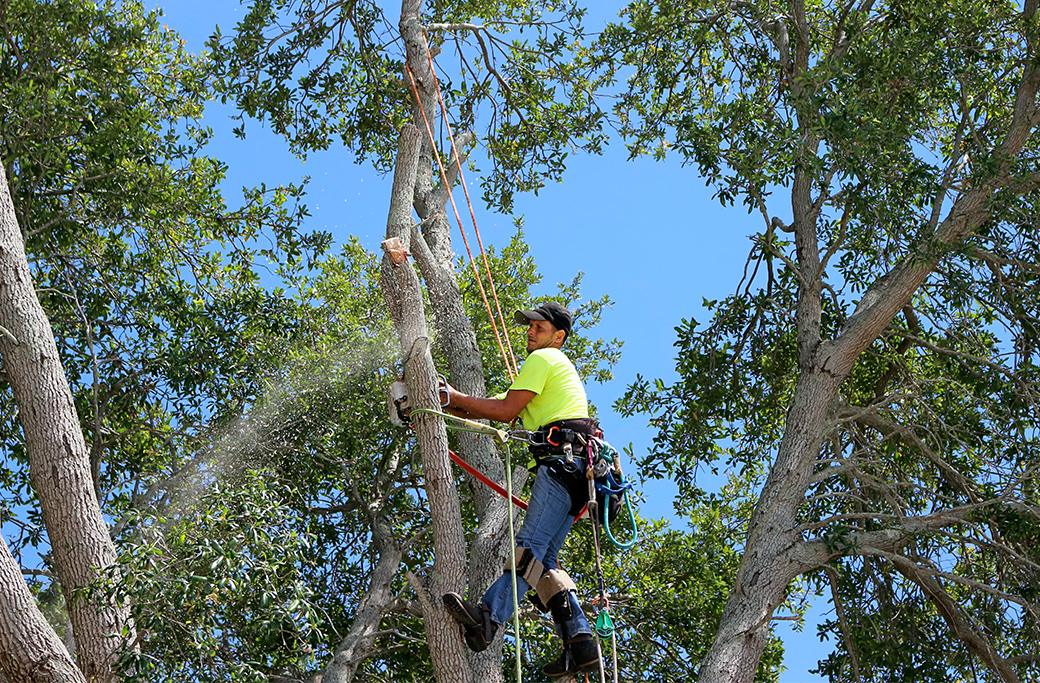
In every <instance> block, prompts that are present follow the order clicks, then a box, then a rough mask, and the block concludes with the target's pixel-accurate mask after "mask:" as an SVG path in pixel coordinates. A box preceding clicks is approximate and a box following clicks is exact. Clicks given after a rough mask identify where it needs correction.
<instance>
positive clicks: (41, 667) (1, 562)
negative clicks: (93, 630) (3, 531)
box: [0, 542, 85, 683]
mask: <svg viewBox="0 0 1040 683" xmlns="http://www.w3.org/2000/svg"><path fill="white" fill-rule="evenodd" d="M84 680H85V679H84V678H83V674H82V673H81V672H80V670H79V669H77V668H76V665H75V663H74V662H73V661H72V657H71V656H69V653H68V651H67V650H66V649H65V646H64V645H62V642H61V640H60V639H59V638H58V636H57V634H56V633H55V632H54V629H52V628H51V626H50V624H48V623H47V620H46V619H44V618H43V614H41V613H40V610H39V609H38V608H37V607H36V601H35V600H33V596H32V594H31V593H30V592H29V588H28V587H27V586H26V585H25V580H24V579H23V578H22V572H21V569H20V568H19V567H18V563H17V562H16V561H15V559H14V557H13V556H12V555H11V551H10V549H8V547H7V544H6V543H4V542H0V681H6V683H84Z"/></svg>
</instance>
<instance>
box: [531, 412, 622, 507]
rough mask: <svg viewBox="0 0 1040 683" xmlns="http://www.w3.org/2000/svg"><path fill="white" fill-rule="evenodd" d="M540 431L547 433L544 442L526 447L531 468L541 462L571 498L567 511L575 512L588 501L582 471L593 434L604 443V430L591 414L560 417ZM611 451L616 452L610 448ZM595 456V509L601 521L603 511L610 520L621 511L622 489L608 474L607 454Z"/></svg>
mask: <svg viewBox="0 0 1040 683" xmlns="http://www.w3.org/2000/svg"><path fill="white" fill-rule="evenodd" d="M539 431H541V432H543V433H544V434H545V435H546V436H545V443H544V444H543V445H536V446H531V447H530V449H529V450H530V451H531V454H532V455H534V457H535V461H536V463H537V465H536V466H535V467H534V468H533V469H534V470H537V467H538V466H539V465H544V466H545V468H546V470H547V472H548V474H549V476H551V477H552V478H553V479H555V480H556V481H557V482H559V483H560V484H562V485H563V487H564V488H565V489H567V493H568V494H569V495H570V499H571V509H570V514H571V516H577V515H578V514H580V513H581V511H582V510H584V509H585V506H586V505H588V502H589V480H588V478H587V477H586V475H585V472H586V470H587V469H588V449H589V448H590V443H592V440H593V438H596V439H599V441H598V442H597V443H602V444H604V445H605V444H606V442H604V441H602V436H603V432H602V430H601V429H600V428H599V422H598V421H597V420H594V419H592V418H581V419H576V420H561V421H559V422H553V423H551V424H549V425H546V426H545V427H543V428H542V429H541V430H539ZM566 444H570V446H571V459H570V460H568V459H567V458H566V450H565V446H566ZM608 448H609V446H608ZM610 452H611V454H615V453H616V451H614V450H613V449H612V448H611V449H610ZM604 455H606V454H604ZM595 459H596V463H595V465H594V469H593V472H594V474H595V480H596V484H597V486H596V502H597V509H598V510H601V511H602V512H601V514H600V520H599V521H600V523H603V521H604V517H603V516H604V515H605V516H606V519H607V520H609V521H611V522H612V521H614V518H615V517H617V515H618V513H620V512H621V506H622V495H623V493H624V490H623V489H620V488H619V486H618V483H617V482H616V481H615V480H614V478H613V477H612V475H611V468H610V463H609V457H608V458H606V459H602V458H601V457H600V456H599V454H597V455H596V456H595ZM613 490H618V494H617V495H610V494H609V493H608V491H613ZM608 499H609V500H608Z"/></svg>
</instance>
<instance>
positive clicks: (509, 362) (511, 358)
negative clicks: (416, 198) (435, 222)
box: [405, 35, 520, 380]
mask: <svg viewBox="0 0 1040 683" xmlns="http://www.w3.org/2000/svg"><path fill="white" fill-rule="evenodd" d="M423 45H424V46H425V48H426V56H427V57H428V58H429V60H430V72H431V73H432V74H433V82H434V85H435V86H436V88H437V101H438V102H439V103H440V107H441V111H442V112H443V114H444V125H445V126H446V127H447V129H448V139H449V140H451V150H452V153H453V154H454V155H455V160H456V162H457V163H458V167H459V184H460V185H462V190H463V192H464V193H465V195H466V203H467V204H468V205H469V215H470V218H471V219H472V221H473V232H474V234H475V235H476V238H477V244H478V245H479V248H480V255H481V258H482V259H483V262H484V270H485V272H486V273H487V279H488V283H489V285H490V288H491V298H492V299H493V300H494V302H495V310H496V311H497V312H498V321H496V320H495V314H494V313H493V312H492V311H491V303H490V301H489V300H488V295H487V291H486V290H485V289H484V283H483V280H482V278H481V275H480V270H479V268H478V267H477V262H476V259H474V258H473V251H472V250H471V249H470V246H469V238H468V237H467V236H466V230H465V228H463V226H462V217H461V216H460V214H459V208H458V206H457V205H456V204H455V197H454V196H453V195H452V193H451V190H450V184H449V183H448V174H447V172H446V171H445V169H444V161H443V160H442V159H441V154H440V151H439V150H438V149H437V141H436V139H435V138H434V135H433V129H432V128H431V126H430V120H429V118H428V117H427V116H426V110H425V109H424V108H423V106H422V101H421V99H420V98H419V89H418V87H417V86H416V83H415V75H414V74H413V73H412V68H411V67H410V66H408V64H407V62H406V63H405V68H406V70H407V71H408V79H409V80H410V81H411V84H412V91H413V92H414V93H415V101H416V103H417V104H418V105H419V111H420V112H421V113H422V118H423V123H424V124H425V127H426V135H427V137H428V138H429V140H430V147H431V149H432V150H433V154H434V158H436V160H437V168H438V170H439V171H440V175H441V182H442V183H444V188H445V190H447V191H448V199H449V201H450V202H451V208H452V210H453V211H454V213H455V221H456V223H457V224H458V226H459V232H460V233H461V234H462V242H463V244H465V245H466V254H467V255H468V256H469V262H470V265H471V266H472V268H473V276H474V278H475V279H476V282H477V288H478V289H479V290H480V297H481V299H483V301H484V309H485V310H486V311H487V314H488V320H489V321H490V322H491V330H492V332H494V334H495V341H497V342H498V349H499V351H500V352H501V354H502V361H503V362H504V363H505V366H506V372H507V373H508V374H509V379H510V380H513V379H514V378H515V377H516V375H517V374H518V373H519V372H520V369H519V365H518V364H517V362H516V355H515V354H514V353H513V344H512V342H510V340H509V335H508V334H507V332H506V330H508V325H506V321H505V316H504V315H503V314H502V305H501V304H500V303H499V300H498V291H497V289H496V288H495V279H494V277H492V275H491V265H490V263H489V262H488V258H487V253H486V252H485V251H484V241H483V239H481V237H480V228H479V227H478V226H477V217H476V213H475V212H474V210H473V202H472V201H471V200H470V196H469V189H468V188H467V187H466V178H465V175H464V174H463V171H462V160H461V158H460V157H459V152H458V149H457V148H456V147H455V136H454V134H453V133H452V130H451V124H450V122H449V121H448V109H447V106H446V105H445V104H444V97H443V96H442V95H441V86H440V83H439V82H438V80H437V73H436V71H435V69H434V66H433V55H431V54H430V47H429V44H427V43H426V36H425V35H424V36H423ZM499 322H501V325H502V328H501V332H500V331H499ZM503 337H504V338H505V343H504V344H503V341H502V339H503ZM507 347H508V353H507V351H506V349H507Z"/></svg>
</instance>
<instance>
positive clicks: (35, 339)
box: [0, 176, 133, 682]
mask: <svg viewBox="0 0 1040 683" xmlns="http://www.w3.org/2000/svg"><path fill="white" fill-rule="evenodd" d="M0 326H2V327H3V330H0V356H2V358H3V365H4V369H5V371H6V372H7V376H8V378H9V380H10V382H11V387H12V389H13V391H14V400H15V403H16V404H17V405H18V415H19V421H20V422H21V426H22V429H23V431H24V433H25V441H26V448H27V451H28V454H29V473H30V476H31V479H32V482H33V486H34V488H35V489H36V494H37V496H38V497H39V499H40V507H41V509H42V512H43V520H44V524H45V526H46V528H47V536H48V540H49V541H50V544H51V548H52V550H53V557H54V565H55V569H56V570H57V573H58V578H59V580H60V581H61V586H62V590H63V592H64V595H65V601H66V604H67V606H68V611H69V617H70V620H71V622H72V627H73V633H74V635H75V639H76V651H77V653H78V656H79V665H80V668H81V669H82V671H83V674H84V676H85V677H86V679H87V680H88V681H92V682H93V681H98V682H101V681H109V680H112V678H113V673H112V667H113V665H114V664H115V660H116V656H117V652H118V651H119V650H120V649H121V648H122V647H123V645H124V644H125V643H126V642H127V639H126V638H125V637H124V634H123V629H124V628H127V629H129V631H128V634H129V639H130V640H132V639H133V628H132V624H131V623H130V620H129V610H128V609H127V608H125V607H120V606H118V605H115V604H113V603H111V602H105V601H95V602H89V603H88V602H87V600H85V599H84V598H83V597H82V595H81V592H82V591H83V590H84V589H86V588H88V587H89V586H90V584H91V583H92V582H93V581H94V580H95V579H96V578H97V577H98V575H99V571H100V570H101V569H104V568H108V567H110V566H111V565H112V564H113V563H114V562H115V559H116V551H115V545H114V544H113V543H112V539H111V538H109V535H108V528H107V526H106V525H105V520H104V519H103V517H102V516H101V507H100V504H99V503H98V499H97V497H96V495H95V493H94V482H93V480H92V478H91V475H90V458H89V454H88V452H87V447H86V444H85V442H84V439H83V432H82V431H81V430H80V424H79V418H78V416H77V415H76V408H75V405H74V404H73V400H72V392H71V391H70V390H69V384H68V379H67V377H66V375H65V370H64V368H63V367H62V364H61V360H60V359H59V357H58V347H57V345H56V344H55V342H54V332H53V331H52V329H51V325H50V322H49V321H48V320H47V316H46V314H45V313H44V311H43V307H42V306H41V305H40V301H39V299H38V298H37V297H36V291H35V289H34V287H33V283H32V277H31V275H30V272H29V263H28V261H27V260H26V255H25V247H24V244H23V241H22V234H21V231H20V230H19V228H18V223H17V220H16V217H15V212H14V205H13V203H12V201H11V195H10V190H9V189H8V185H7V179H6V177H2V176H0Z"/></svg>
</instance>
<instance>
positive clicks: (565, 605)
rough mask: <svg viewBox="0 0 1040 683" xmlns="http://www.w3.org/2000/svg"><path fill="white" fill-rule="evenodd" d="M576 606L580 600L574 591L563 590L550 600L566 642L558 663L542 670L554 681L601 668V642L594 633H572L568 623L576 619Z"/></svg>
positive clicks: (550, 664)
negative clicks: (573, 618) (556, 678)
mask: <svg viewBox="0 0 1040 683" xmlns="http://www.w3.org/2000/svg"><path fill="white" fill-rule="evenodd" d="M572 601H573V602H574V604H573V605H572V604H571V602H572ZM576 605H577V598H576V597H574V596H573V593H571V592H570V591H561V592H560V593H557V594H556V595H554V596H553V597H551V598H550V599H549V601H548V605H547V607H548V608H549V612H550V613H551V614H552V618H553V622H554V623H555V625H556V631H557V632H558V633H559V634H560V638H562V639H563V652H561V653H560V656H559V657H557V658H556V660H555V661H553V662H550V663H549V664H546V665H545V666H544V667H542V673H543V674H545V675H546V676H549V677H551V678H555V677H558V676H567V675H569V674H576V673H578V672H589V671H596V670H598V669H599V666H600V654H599V643H597V642H596V640H595V639H594V638H593V637H592V634H590V633H574V634H572V633H569V632H568V629H567V622H568V621H569V620H570V619H571V618H572V617H573V616H574V609H575V606H576Z"/></svg>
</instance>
